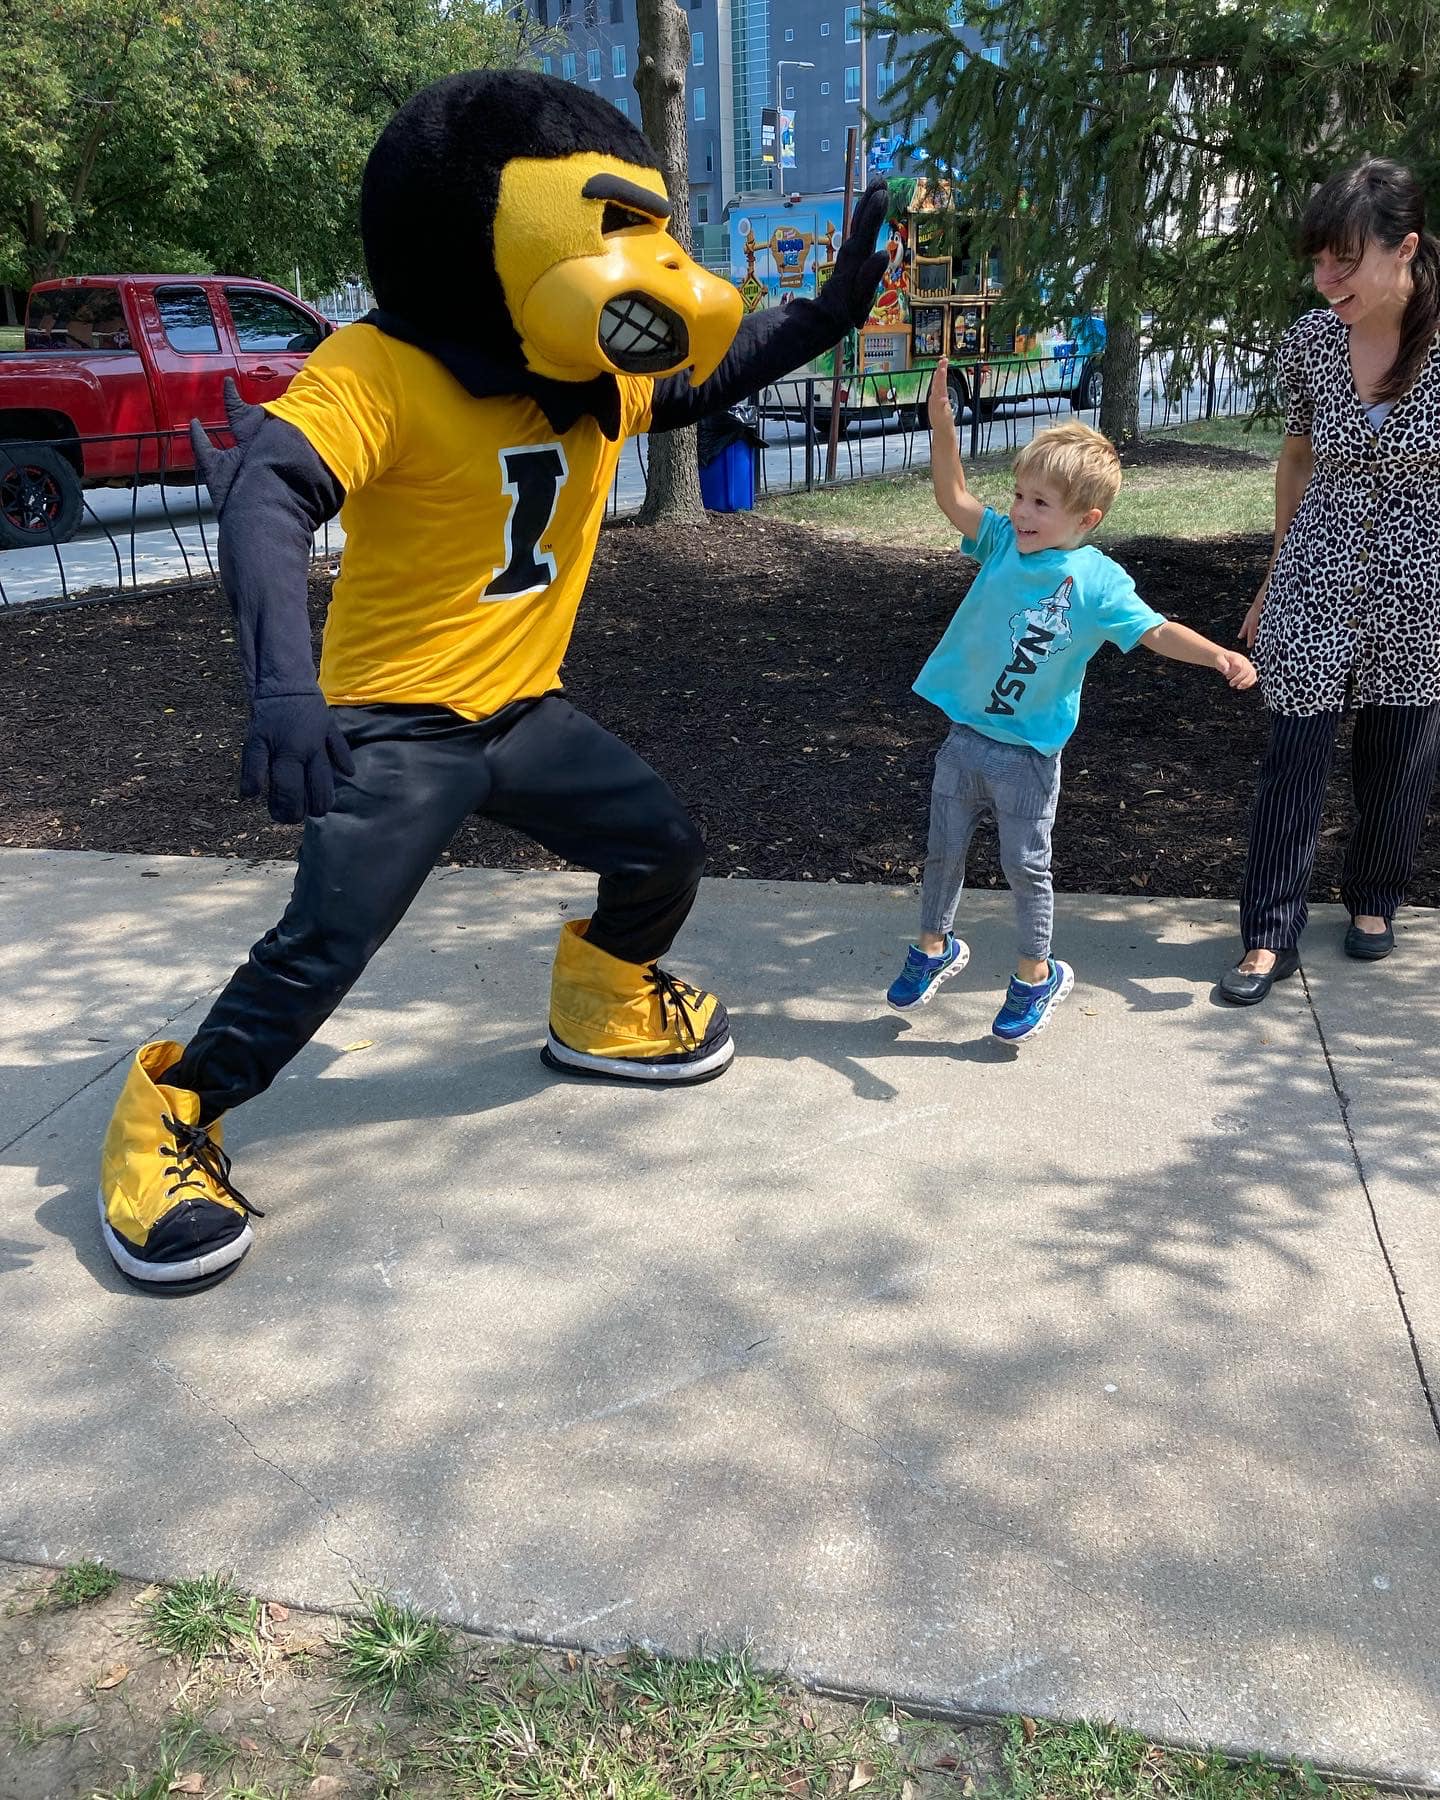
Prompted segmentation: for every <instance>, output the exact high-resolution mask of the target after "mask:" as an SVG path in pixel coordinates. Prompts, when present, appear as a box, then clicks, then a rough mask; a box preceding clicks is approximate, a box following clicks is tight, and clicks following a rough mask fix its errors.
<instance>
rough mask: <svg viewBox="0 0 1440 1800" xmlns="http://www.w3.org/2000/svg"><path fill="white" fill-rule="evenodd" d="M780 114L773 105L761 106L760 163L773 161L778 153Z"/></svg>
mask: <svg viewBox="0 0 1440 1800" xmlns="http://www.w3.org/2000/svg"><path fill="white" fill-rule="evenodd" d="M779 136H780V115H779V114H778V113H777V112H776V110H775V108H774V107H773V106H767V107H765V108H763V110H762V111H761V114H760V160H761V162H762V163H773V162H774V161H775V158H776V156H777V154H778V153H779V141H778V140H779Z"/></svg>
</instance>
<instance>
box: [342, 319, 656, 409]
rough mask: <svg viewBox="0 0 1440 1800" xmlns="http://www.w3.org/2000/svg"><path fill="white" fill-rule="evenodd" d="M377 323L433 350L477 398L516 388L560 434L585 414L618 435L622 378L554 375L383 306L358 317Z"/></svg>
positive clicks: (431, 353) (418, 347)
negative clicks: (437, 332)
mask: <svg viewBox="0 0 1440 1800" xmlns="http://www.w3.org/2000/svg"><path fill="white" fill-rule="evenodd" d="M360 323H361V324H362V325H373V326H374V327H375V329H376V330H377V331H383V332H384V333H385V335H386V337H393V338H398V339H399V341H400V342H401V343H402V344H410V345H412V346H413V347H414V348H415V349H416V350H423V351H424V352H425V354H426V355H427V356H433V357H434V358H435V360H436V362H438V363H439V364H440V366H441V367H442V368H443V369H445V370H446V371H447V372H448V373H449V374H451V375H453V376H454V377H455V379H456V380H457V381H458V382H459V383H460V385H461V387H463V388H464V390H465V392H466V393H467V394H470V395H472V396H473V397H474V398H475V399H476V400H493V399H496V398H497V397H498V396H500V395H502V394H518V395H520V396H522V397H523V398H524V399H527V400H533V401H534V402H535V404H536V405H537V406H538V407H539V408H540V410H541V412H543V413H544V415H545V417H546V418H547V419H548V420H549V421H550V428H551V430H552V431H557V432H559V434H560V436H561V437H564V435H565V433H566V432H567V431H569V430H570V429H571V427H572V426H574V425H577V424H578V423H579V422H580V420H581V419H584V418H592V419H594V420H595V422H596V424H597V425H599V427H600V429H601V430H602V431H603V432H604V433H605V435H606V437H607V438H611V439H612V440H613V439H615V438H618V437H619V435H620V384H619V383H618V382H617V381H616V379H615V377H614V376H613V375H597V376H595V378H594V379H593V380H592V381H552V380H551V379H550V378H549V377H548V376H545V375H536V374H534V373H533V372H532V371H531V370H529V369H526V368H517V367H516V366H515V365H514V364H513V363H506V362H501V361H498V360H497V359H496V358H494V357H490V356H487V355H486V354H485V352H484V351H483V350H477V349H476V348H475V347H474V346H473V345H470V344H456V343H450V342H447V341H446V340H445V339H443V338H437V337H435V336H433V335H432V334H431V333H430V332H427V331H421V330H419V329H418V328H417V327H416V326H414V325H412V324H410V323H409V321H408V320H406V319H401V318H398V317H397V316H396V315H395V314H394V313H392V312H387V311H386V310H385V309H384V308H383V307H378V306H377V307H375V308H374V309H373V310H372V311H371V312H368V313H366V315H365V317H364V318H363V319H362V320H361V321H360Z"/></svg>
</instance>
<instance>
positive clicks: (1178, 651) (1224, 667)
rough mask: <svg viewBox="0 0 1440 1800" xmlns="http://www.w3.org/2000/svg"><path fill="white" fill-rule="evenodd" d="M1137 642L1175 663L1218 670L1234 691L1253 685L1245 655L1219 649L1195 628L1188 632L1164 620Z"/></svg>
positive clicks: (1255, 677)
mask: <svg viewBox="0 0 1440 1800" xmlns="http://www.w3.org/2000/svg"><path fill="white" fill-rule="evenodd" d="M1140 642H1141V643H1142V644H1143V645H1144V646H1145V648H1146V649H1147V650H1154V651H1156V652H1157V653H1158V654H1159V655H1160V656H1169V657H1173V658H1174V660H1175V661H1176V662H1185V663H1195V664H1196V665H1197V666H1198V667H1200V668H1202V669H1218V670H1219V671H1220V673H1221V674H1222V675H1223V676H1224V677H1225V679H1226V681H1228V682H1229V683H1230V685H1231V687H1232V688H1234V689H1236V691H1237V692H1238V691H1239V690H1240V689H1241V688H1251V687H1254V685H1255V683H1256V682H1257V681H1258V680H1259V676H1258V675H1256V673H1255V665H1254V663H1252V662H1251V660H1250V658H1249V657H1248V656H1242V655H1241V654H1240V652H1239V651H1238V650H1222V649H1221V648H1220V646H1219V644H1212V643H1211V642H1210V640H1209V638H1207V637H1201V635H1200V633H1199V632H1198V631H1192V630H1191V629H1190V627H1189V626H1188V625H1177V624H1176V623H1175V621H1174V619H1167V620H1166V621H1165V623H1164V624H1163V625H1157V626H1156V627H1155V629H1154V630H1153V631H1147V632H1146V633H1145V635H1144V637H1143V638H1141V640H1140Z"/></svg>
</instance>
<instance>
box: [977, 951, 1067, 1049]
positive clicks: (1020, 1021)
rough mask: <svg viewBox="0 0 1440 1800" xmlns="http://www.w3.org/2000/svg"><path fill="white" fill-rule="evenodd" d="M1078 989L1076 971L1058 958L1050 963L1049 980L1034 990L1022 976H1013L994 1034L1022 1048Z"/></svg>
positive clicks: (993, 1026)
mask: <svg viewBox="0 0 1440 1800" xmlns="http://www.w3.org/2000/svg"><path fill="white" fill-rule="evenodd" d="M1074 985H1075V971H1074V970H1073V969H1072V968H1071V967H1070V965H1069V963H1063V962H1057V961H1056V960H1055V959H1054V957H1051V959H1050V974H1049V976H1048V977H1047V978H1046V979H1045V980H1044V981H1038V982H1036V983H1035V985H1034V986H1033V987H1032V986H1031V985H1030V983H1029V982H1026V981H1022V980H1021V979H1020V977H1019V976H1018V975H1012V976H1011V977H1010V990H1009V992H1008V993H1007V994H1006V996H1005V1004H1004V1005H1003V1006H1002V1007H1001V1008H1000V1010H999V1012H998V1013H996V1015H995V1023H994V1024H993V1025H992V1026H991V1027H990V1029H991V1031H993V1032H994V1033H995V1035H996V1037H998V1038H1004V1040H1005V1042H1006V1043H1007V1044H1018V1043H1020V1042H1021V1041H1022V1039H1024V1038H1029V1037H1034V1035H1035V1033H1036V1032H1037V1031H1043V1030H1044V1029H1045V1027H1046V1026H1047V1025H1048V1024H1049V1023H1050V1019H1051V1017H1052V1015H1053V1014H1054V1011H1055V1008H1056V1007H1057V1006H1058V1005H1059V1004H1060V1002H1061V1001H1062V1000H1063V999H1064V998H1065V996H1066V995H1067V994H1068V993H1069V992H1070V990H1071V988H1072V987H1074Z"/></svg>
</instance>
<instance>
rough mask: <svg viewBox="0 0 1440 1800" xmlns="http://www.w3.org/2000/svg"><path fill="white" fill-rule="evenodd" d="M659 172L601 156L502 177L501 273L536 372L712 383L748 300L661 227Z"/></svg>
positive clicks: (561, 160) (539, 162)
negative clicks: (686, 374) (685, 377)
mask: <svg viewBox="0 0 1440 1800" xmlns="http://www.w3.org/2000/svg"><path fill="white" fill-rule="evenodd" d="M669 217H670V202H669V200H668V198H667V197H666V194H665V191H664V183H663V182H662V180H661V178H660V174H659V172H658V170H655V169H642V168H637V167H635V166H633V165H632V164H629V163H623V162H620V161H619V160H618V159H617V158H615V157H611V156H603V155H599V154H594V153H583V154H580V155H575V156H566V157H558V158H554V159H548V158H541V157H527V158H516V159H515V160H514V161H513V162H510V163H507V164H506V166H505V169H504V171H503V173H502V175H501V178H500V199H499V204H498V206H497V207H496V212H495V267H496V271H497V272H498V274H499V276H500V281H501V285H502V287H503V288H504V290H505V299H506V304H507V306H508V307H509V311H510V317H511V319H512V320H513V322H514V325H515V329H516V330H517V331H518V332H519V334H520V339H521V343H522V345H523V346H524V350H525V360H526V363H527V364H528V366H529V367H530V368H531V369H532V370H534V372H535V373H536V374H537V375H546V376H549V377H550V378H551V379H553V380H556V381H588V380H590V379H591V378H592V377H593V376H595V375H605V374H612V375H653V376H662V375H674V374H678V373H679V371H680V370H681V369H687V368H688V369H689V370H690V372H691V380H692V381H694V382H695V383H696V385H697V386H698V384H699V383H700V382H702V381H705V380H706V379H707V378H708V377H709V376H711V375H713V374H714V372H715V370H716V368H717V367H718V366H719V364H720V361H721V358H722V357H723V356H724V355H725V352H726V351H727V350H728V349H729V348H730V345H731V342H732V341H733V339H734V337H735V332H736V330H737V329H738V327H739V324H740V317H741V308H740V296H739V294H738V293H737V292H736V290H735V288H734V287H733V286H732V285H731V284H730V283H729V282H728V281H722V280H720V279H719V277H718V276H715V275H711V274H710V273H709V272H708V271H707V270H705V269H702V268H701V267H700V265H699V264H698V263H696V262H694V261H692V260H691V258H690V257H689V256H687V255H686V253H685V252H684V250H682V249H681V247H680V245H679V244H678V243H677V242H676V241H675V239H674V238H673V237H671V236H670V234H669V232H668V231H667V230H666V229H665V223H666V221H667V220H668V219H669Z"/></svg>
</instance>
